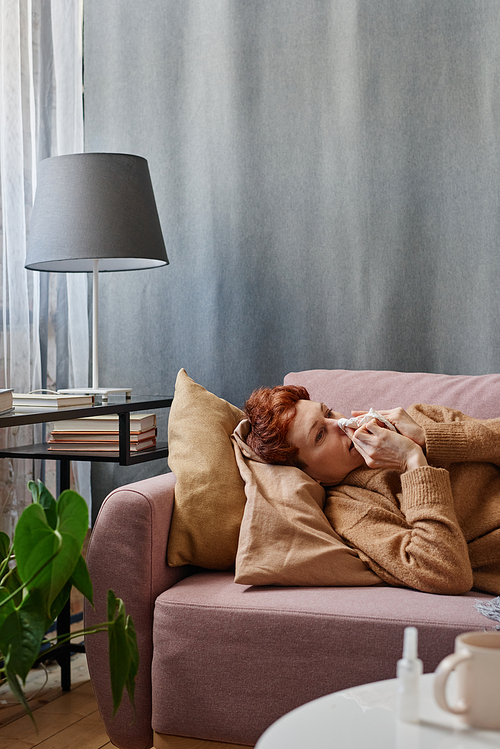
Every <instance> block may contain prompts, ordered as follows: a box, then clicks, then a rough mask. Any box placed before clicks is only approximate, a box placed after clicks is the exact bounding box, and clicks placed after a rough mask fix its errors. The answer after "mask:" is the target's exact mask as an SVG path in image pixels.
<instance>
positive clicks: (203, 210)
mask: <svg viewBox="0 0 500 749" xmlns="http://www.w3.org/2000/svg"><path fill="white" fill-rule="evenodd" d="M84 6H85V39H84V41H85V47H84V49H85V138H86V146H85V147H86V150H87V151H122V152H130V153H136V154H139V155H141V156H144V157H146V158H147V159H148V161H149V165H150V170H151V174H152V178H153V183H154V187H155V192H156V197H157V202H158V208H159V213H160V218H161V222H162V226H163V231H164V236H165V241H166V244H167V251H168V254H169V257H170V262H171V264H170V266H168V267H166V268H162V269H160V270H149V271H138V272H135V273H128V274H127V273H114V274H103V277H102V281H101V286H100V299H99V301H100V346H99V351H100V365H101V374H100V381H101V383H102V384H103V385H106V384H116V385H121V384H125V385H132V386H133V387H134V389H135V390H136V392H140V391H143V392H146V391H147V392H151V393H155V392H156V393H165V392H169V391H172V389H173V384H174V380H175V375H176V373H177V371H178V369H179V368H180V367H185V368H186V370H187V371H188V373H189V374H190V375H191V376H192V377H193V378H194V379H196V380H197V381H198V382H200V383H201V384H203V385H204V386H205V387H207V388H208V389H210V390H212V391H213V392H216V393H217V394H218V395H221V396H222V397H225V398H227V399H228V400H230V401H231V402H233V403H235V404H236V405H239V406H241V405H242V404H243V402H244V399H245V397H246V396H247V395H248V394H249V392H250V391H251V390H252V389H253V388H255V387H257V386H259V385H262V384H271V385H272V384H276V383H279V382H281V380H282V378H283V376H284V374H285V373H286V372H288V371H291V370H299V369H306V368H316V367H325V368H329V367H340V368H346V369H349V368H363V369H398V370H406V371H412V370H419V371H429V372H446V373H449V374H457V373H461V374H482V373H487V372H493V371H500V361H499V359H500V349H499V346H498V339H499V333H498V325H497V317H498V307H499V292H498V288H499V277H500V274H499V270H500V251H499V250H500V248H499V244H500V242H499V238H500V237H499V189H500V143H499V134H500V56H499V50H500V44H499V41H498V40H499V39H500V3H497V2H492V0H441V1H440V2H439V3H436V2H434V1H432V2H431V1H429V0H403V2H401V0H358V1H356V0H141V1H140V2H137V0H106V2H102V0H85V4H84ZM160 469H161V466H156V467H155V468H154V469H153V466H152V465H150V466H149V469H145V470H149V471H153V470H160ZM127 472H128V473H127V475H126V477H125V479H126V480H128V477H129V476H130V478H131V479H132V478H135V477H136V476H137V471H136V469H133V472H132V469H127ZM122 479H123V472H121V473H120V472H117V473H116V472H115V474H114V476H113V478H112V479H110V482H112V481H114V482H115V483H116V482H118V481H119V482H121V481H122Z"/></svg>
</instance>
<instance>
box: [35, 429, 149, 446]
mask: <svg viewBox="0 0 500 749" xmlns="http://www.w3.org/2000/svg"><path fill="white" fill-rule="evenodd" d="M151 437H156V427H153V428H152V429H148V430H147V431H146V432H133V433H131V435H130V443H131V444H132V443H133V442H141V441H142V440H146V439H151ZM49 442H85V443H87V442H116V443H118V431H113V432H104V431H103V432H76V431H75V432H65V431H62V430H56V429H53V430H52V432H51V434H50V439H49Z"/></svg>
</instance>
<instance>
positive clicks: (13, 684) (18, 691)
mask: <svg viewBox="0 0 500 749" xmlns="http://www.w3.org/2000/svg"><path fill="white" fill-rule="evenodd" d="M11 656H12V648H11V647H9V649H8V650H7V651H6V653H5V660H4V670H5V675H6V677H7V681H8V683H9V686H10V688H11V690H12V694H13V695H14V696H15V697H16V699H17V700H18V701H19V702H20V703H21V705H22V706H23V707H24V709H25V711H26V712H27V713H28V715H29V716H30V718H31V720H32V721H33V723H35V719H34V717H33V713H32V712H31V710H30V708H29V705H28V703H27V701H26V697H25V696H24V692H23V690H22V687H21V685H20V683H19V680H18V678H17V675H16V672H15V671H14V669H13V668H12V663H11ZM35 725H36V724H35Z"/></svg>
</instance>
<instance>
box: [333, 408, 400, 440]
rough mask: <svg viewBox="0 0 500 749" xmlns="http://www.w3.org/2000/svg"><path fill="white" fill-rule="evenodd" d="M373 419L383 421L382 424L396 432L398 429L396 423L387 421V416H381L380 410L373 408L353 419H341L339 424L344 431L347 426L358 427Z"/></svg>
mask: <svg viewBox="0 0 500 749" xmlns="http://www.w3.org/2000/svg"><path fill="white" fill-rule="evenodd" d="M372 419H377V421H381V422H382V424H385V426H386V427H387V428H388V429H391V430H392V431H393V432H396V431H397V429H396V427H395V426H394V424H391V422H390V421H387V419H386V418H385V416H381V415H380V414H379V413H378V411H374V409H373V408H370V410H369V411H368V413H367V414H363V416H353V417H352V419H339V420H338V425H339V427H340V428H341V429H342V431H343V432H345V433H346V434H347V432H346V427H350V428H351V429H358V428H359V427H361V426H363V424H367V423H368V422H369V421H371V420H372Z"/></svg>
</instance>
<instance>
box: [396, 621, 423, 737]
mask: <svg viewBox="0 0 500 749" xmlns="http://www.w3.org/2000/svg"><path fill="white" fill-rule="evenodd" d="M421 674H422V661H421V660H420V658H419V657H418V632H417V628H416V627H406V628H405V634H404V642H403V657H402V658H401V659H400V660H399V661H398V668H397V677H398V700H397V716H398V718H399V720H403V721H405V722H406V723H418V715H419V682H420V676H421Z"/></svg>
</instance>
